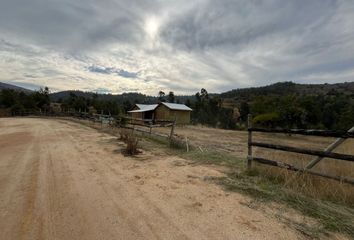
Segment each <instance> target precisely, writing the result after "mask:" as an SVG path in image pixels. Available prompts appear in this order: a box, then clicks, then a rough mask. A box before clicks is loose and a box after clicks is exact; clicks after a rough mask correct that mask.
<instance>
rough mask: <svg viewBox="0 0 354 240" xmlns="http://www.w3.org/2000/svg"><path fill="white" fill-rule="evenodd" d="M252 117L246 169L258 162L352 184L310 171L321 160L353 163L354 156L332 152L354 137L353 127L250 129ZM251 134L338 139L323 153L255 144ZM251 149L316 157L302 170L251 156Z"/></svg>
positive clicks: (336, 177)
mask: <svg viewBox="0 0 354 240" xmlns="http://www.w3.org/2000/svg"><path fill="white" fill-rule="evenodd" d="M251 119H252V117H251V115H249V116H248V156H247V166H248V169H251V168H252V162H253V161H255V162H258V163H260V164H265V165H270V166H274V167H279V168H283V169H287V170H290V171H295V172H299V173H308V174H311V175H316V176H320V177H324V178H329V179H333V180H337V181H341V182H345V183H350V184H354V179H351V178H347V177H343V176H332V175H328V174H325V173H321V172H317V171H313V170H311V169H312V168H313V167H314V166H315V165H316V164H317V163H319V162H320V161H321V160H322V159H323V158H332V159H336V160H342V161H349V162H354V156H353V155H349V154H341V153H334V152H332V150H334V149H335V148H336V147H337V146H339V145H340V144H341V143H343V142H344V140H345V139H347V138H353V137H354V127H353V128H351V129H350V130H349V131H347V132H344V131H326V130H305V129H291V130H288V129H264V128H254V127H252V121H251ZM252 132H264V133H285V134H298V135H310V136H320V137H338V139H336V141H334V142H333V143H332V144H331V145H329V146H328V147H327V148H326V149H324V150H323V151H321V150H313V149H308V148H300V147H292V146H284V145H279V144H271V143H265V142H257V141H253V136H252ZM252 147H260V148H267V149H273V150H280V151H286V152H293V153H300V154H306V155H311V156H316V158H315V159H313V160H311V161H310V162H309V163H308V164H307V165H306V166H305V167H304V168H299V167H296V166H293V165H291V164H288V163H284V162H278V161H275V160H270V159H265V158H261V157H255V156H253V151H252V150H253V149H252Z"/></svg>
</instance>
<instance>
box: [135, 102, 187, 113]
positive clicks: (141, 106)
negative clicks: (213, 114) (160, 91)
mask: <svg viewBox="0 0 354 240" xmlns="http://www.w3.org/2000/svg"><path fill="white" fill-rule="evenodd" d="M160 104H163V105H165V106H166V107H168V108H169V109H171V110H179V111H192V109H191V108H189V107H187V106H186V105H184V104H178V103H166V102H162V103H160ZM135 106H137V107H138V108H139V109H137V110H132V111H128V112H129V113H139V112H148V111H153V110H155V109H156V108H157V106H159V104H135Z"/></svg>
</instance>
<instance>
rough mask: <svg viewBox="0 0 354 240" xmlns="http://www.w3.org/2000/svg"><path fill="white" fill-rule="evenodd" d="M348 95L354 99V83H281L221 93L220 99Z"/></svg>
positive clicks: (246, 99)
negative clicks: (290, 95) (291, 95)
mask: <svg viewBox="0 0 354 240" xmlns="http://www.w3.org/2000/svg"><path fill="white" fill-rule="evenodd" d="M336 93H340V94H346V95H353V97H354V82H345V83H335V84H327V83H325V84H297V83H293V82H279V83H275V84H272V85H268V86H264V87H252V88H241V89H234V90H231V91H228V92H224V93H221V94H220V95H219V97H220V98H233V99H234V100H235V101H240V100H243V101H250V100H252V99H253V98H254V97H257V96H267V95H278V96H283V95H288V94H297V95H302V96H304V95H320V94H324V95H325V94H336Z"/></svg>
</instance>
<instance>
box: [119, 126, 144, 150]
mask: <svg viewBox="0 0 354 240" xmlns="http://www.w3.org/2000/svg"><path fill="white" fill-rule="evenodd" d="M120 140H122V141H123V142H125V143H126V144H127V147H126V149H125V151H124V152H125V154H128V155H136V154H138V153H139V150H138V143H139V139H138V137H137V136H136V135H135V134H134V133H133V132H132V131H129V130H126V129H122V130H121V131H120Z"/></svg>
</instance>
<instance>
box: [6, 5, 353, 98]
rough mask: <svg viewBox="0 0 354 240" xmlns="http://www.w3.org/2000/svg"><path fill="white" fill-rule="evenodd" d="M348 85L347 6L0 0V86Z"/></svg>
mask: <svg viewBox="0 0 354 240" xmlns="http://www.w3.org/2000/svg"><path fill="white" fill-rule="evenodd" d="M279 81H293V82H297V83H336V82H345V81H346V82H351V81H354V0H218V1H215V0H151V1H148V0H100V1H96V0H85V1H82V0H0V82H6V83H12V84H16V85H19V86H23V87H27V88H31V89H36V88H38V87H39V86H48V87H49V88H50V89H51V90H52V91H61V90H83V91H95V92H98V93H113V94H117V93H123V92H141V93H145V94H149V95H157V93H158V92H159V91H160V90H162V91H165V92H168V91H174V92H175V94H192V93H195V92H197V91H199V90H200V89H201V88H206V89H207V90H208V91H209V92H215V93H216V92H225V91H228V90H231V89H236V88H245V87H254V86H264V85H269V84H272V83H275V82H279Z"/></svg>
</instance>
